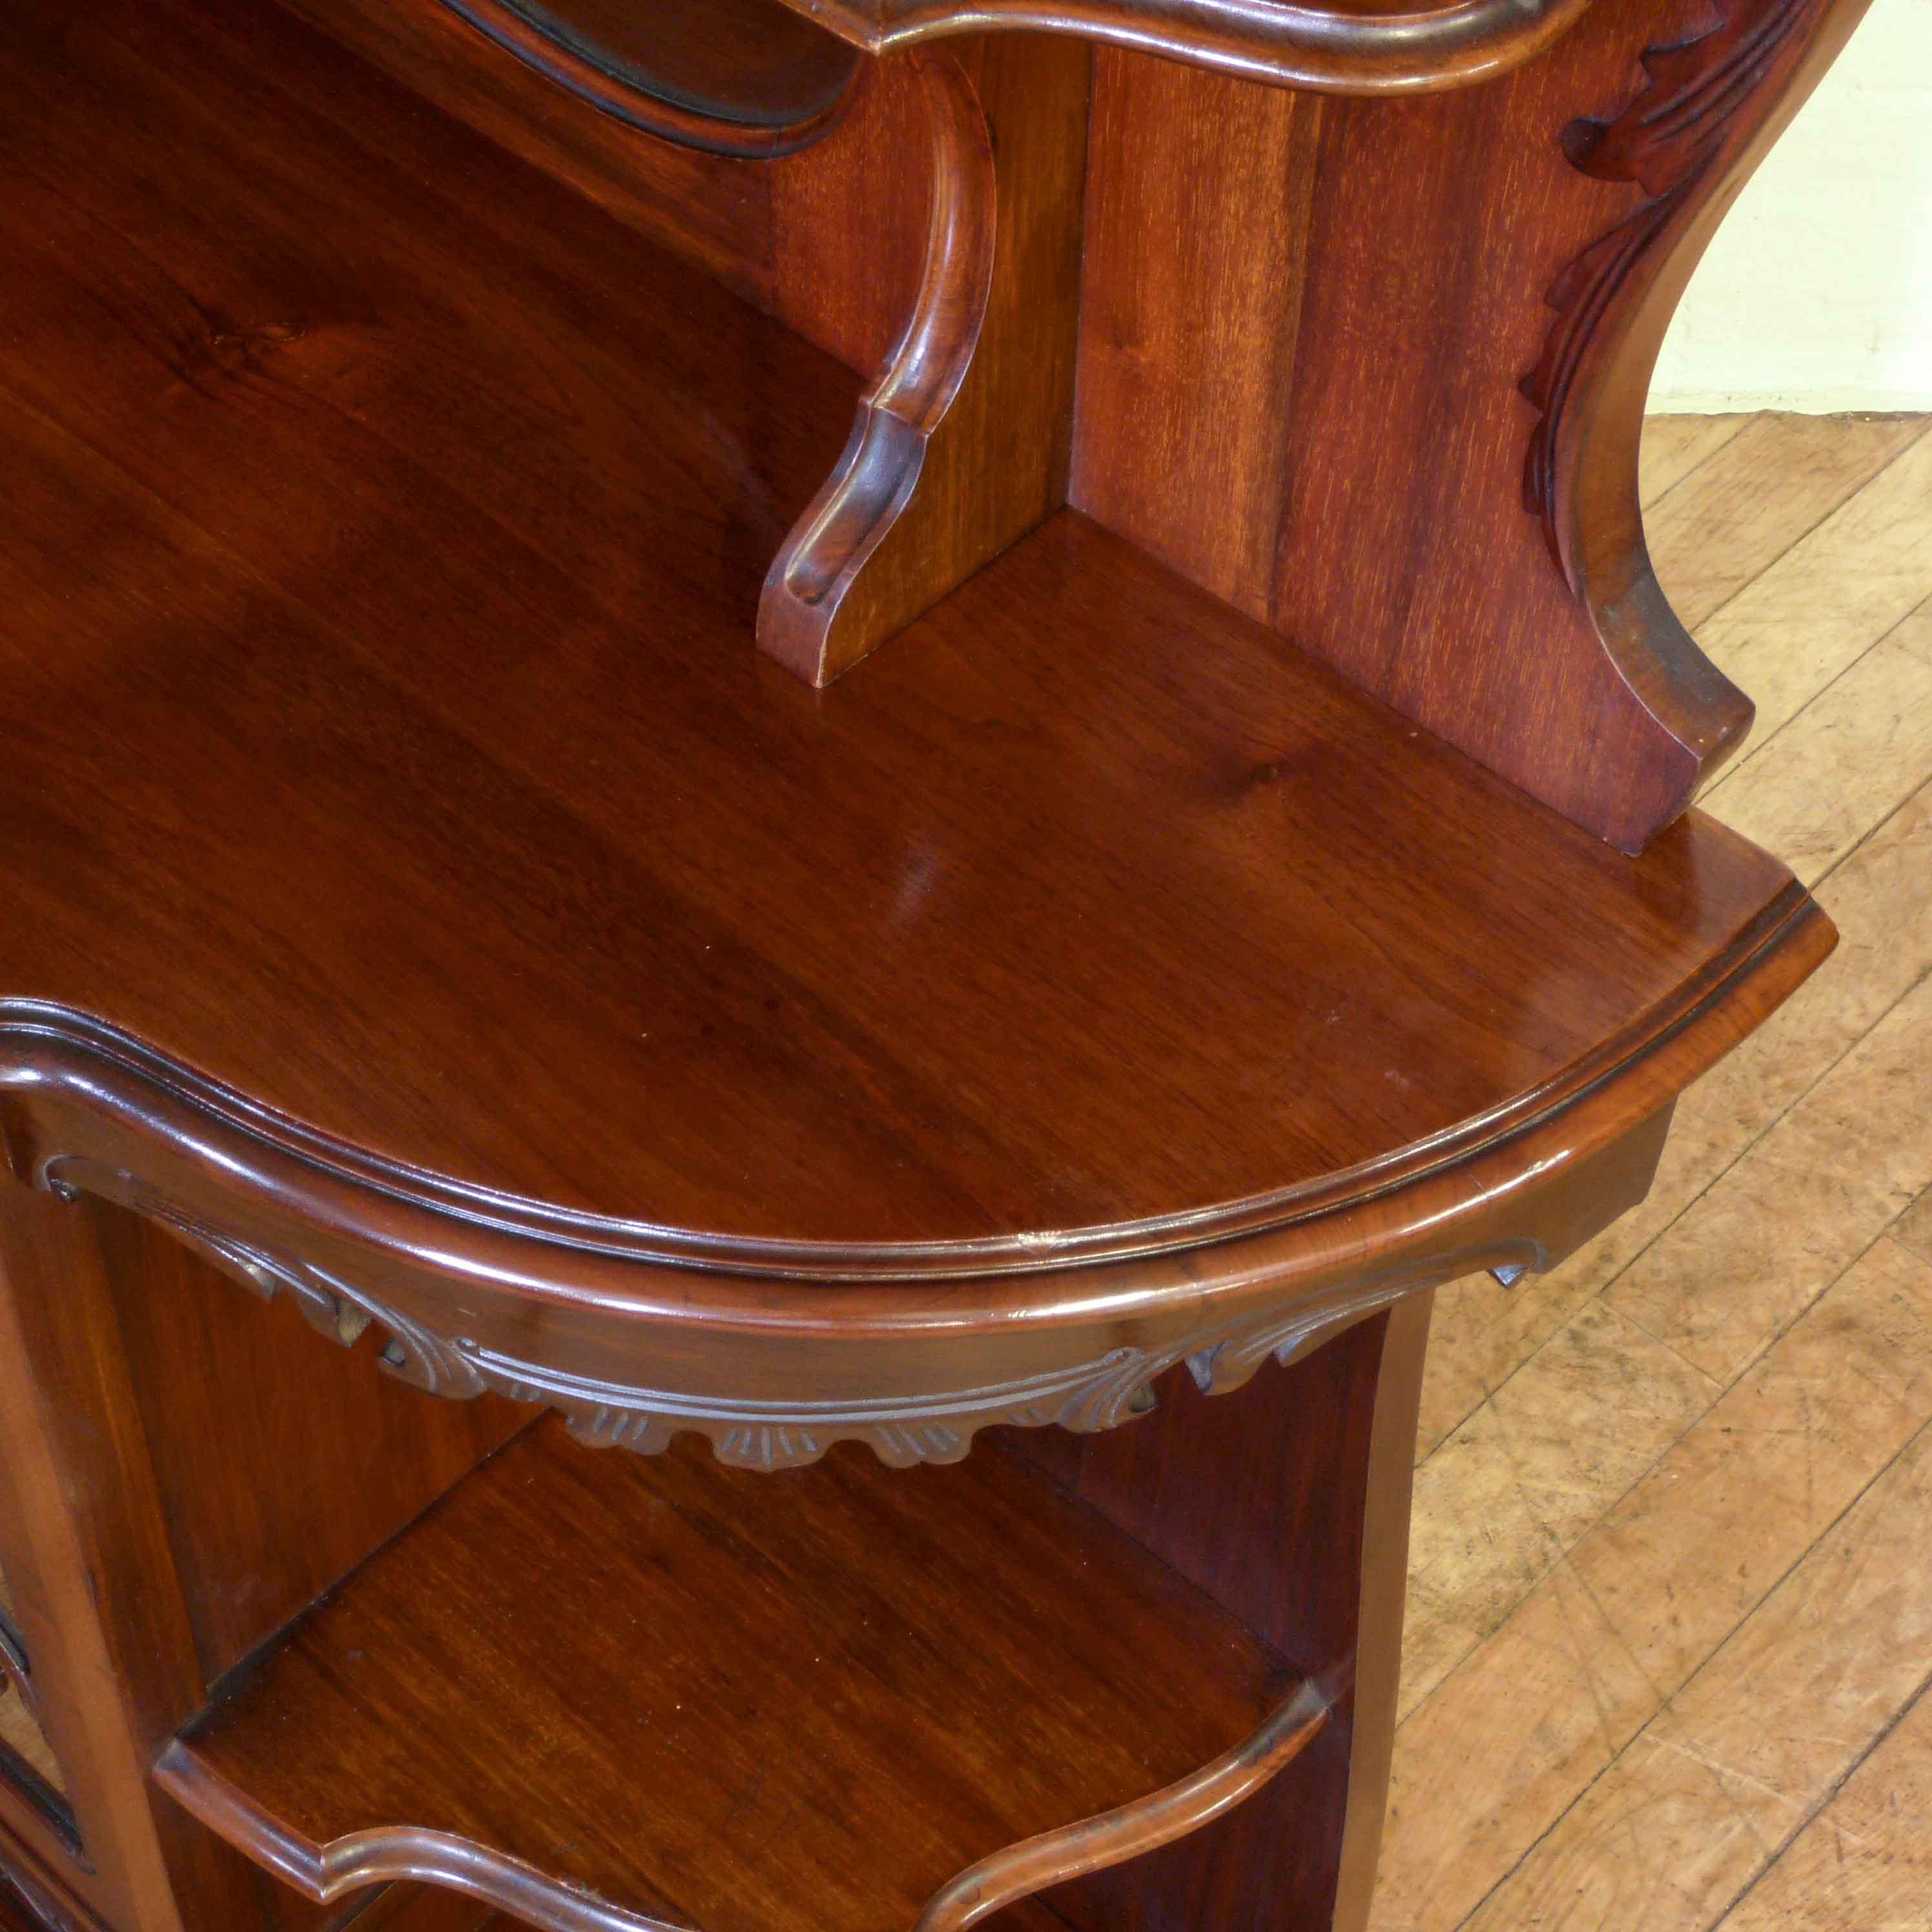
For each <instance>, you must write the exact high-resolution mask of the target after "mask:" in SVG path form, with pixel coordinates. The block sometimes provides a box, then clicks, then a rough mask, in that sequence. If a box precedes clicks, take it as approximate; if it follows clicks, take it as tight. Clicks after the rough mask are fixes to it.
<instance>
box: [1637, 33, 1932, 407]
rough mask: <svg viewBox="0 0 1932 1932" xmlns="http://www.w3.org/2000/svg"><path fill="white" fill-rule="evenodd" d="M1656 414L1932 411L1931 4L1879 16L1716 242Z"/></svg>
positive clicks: (1668, 355)
mask: <svg viewBox="0 0 1932 1932" xmlns="http://www.w3.org/2000/svg"><path fill="white" fill-rule="evenodd" d="M1650 406H1651V407H1652V409H1653V410H1659V411H1688V410H1714V411H1715V410H1814V411H1818V412H1825V411H1830V410H1932V0H1872V7H1871V11H1870V13H1868V14H1867V16H1866V17H1865V20H1864V23H1863V24H1862V25H1861V26H1859V28H1858V30H1857V31H1855V33H1854V34H1852V40H1851V43H1850V45H1849V46H1847V47H1846V49H1845V51H1844V52H1843V53H1842V54H1841V55H1840V56H1839V57H1838V64H1837V65H1836V66H1835V67H1834V68H1832V71H1830V72H1829V74H1826V77H1825V78H1824V80H1823V81H1822V82H1821V83H1820V84H1819V87H1818V91H1817V93H1816V94H1814V95H1813V96H1812V98H1811V100H1810V101H1808V103H1807V104H1806V105H1805V107H1804V108H1803V110H1802V111H1801V112H1800V113H1799V115H1798V118H1796V120H1795V121H1793V123H1792V124H1791V126H1790V127H1789V128H1787V130H1785V133H1784V139H1782V140H1781V141H1780V142H1779V143H1778V145H1777V146H1776V147H1775V148H1773V149H1772V152H1771V154H1770V155H1769V157H1767V159H1766V161H1765V163H1764V165H1763V166H1762V167H1761V168H1760V169H1759V170H1758V172H1757V174H1756V175H1754V177H1753V178H1752V179H1751V181H1750V183H1749V184H1748V185H1747V187H1745V191H1744V193H1743V195H1742V196H1741V197H1740V199H1739V202H1738V205H1737V206H1736V208H1733V210H1732V211H1731V214H1730V217H1729V218H1728V220H1727V221H1726V222H1725V223H1724V226H1723V227H1722V228H1721V229H1719V230H1718V236H1717V239H1716V240H1715V241H1714V242H1712V245H1711V248H1710V251H1709V254H1706V257H1704V260H1703V263H1702V265H1701V266H1700V267H1699V269H1698V270H1697V275H1696V277H1695V278H1694V280H1693V281H1692V282H1691V287H1690V289H1689V290H1688V292H1687V293H1686V294H1685V298H1684V302H1683V305H1682V308H1679V311H1678V312H1677V317H1676V321H1675V322H1674V323H1673V325H1672V327H1671V332H1670V336H1669V338H1667V341H1665V343H1664V353H1663V355H1662V356H1661V357H1660V358H1659V359H1658V365H1657V375H1656V378H1655V381H1654V382H1653V383H1652V386H1651V395H1650Z"/></svg>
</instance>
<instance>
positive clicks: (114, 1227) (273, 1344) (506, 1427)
mask: <svg viewBox="0 0 1932 1932" xmlns="http://www.w3.org/2000/svg"><path fill="white" fill-rule="evenodd" d="M98 1226H99V1229H100V1233H101V1252H102V1254H103V1256H104V1259H105V1261H106V1263H107V1280H108V1285H109V1288H110V1292H111V1294H112V1295H113V1301H114V1307H115V1313H116V1315H117V1316H118V1319H119V1321H120V1324H121V1332H122V1334H124V1337H126V1339H127V1363H128V1373H129V1378H130V1382H131V1384H132V1387H133V1394H134V1396H135V1398H136V1401H137V1402H138V1403H139V1413H140V1416H141V1420H142V1424H143V1426H144V1427H145V1433H146V1435H147V1439H148V1445H149V1453H150V1454H151V1457H152V1459H153V1464H154V1475H155V1481H156V1484H157V1491H158V1496H159V1501H160V1508H161V1513H162V1517H163V1521H164V1522H165V1523H166V1529H167V1535H168V1538H169V1544H170V1546H171V1547H172V1550H173V1553H174V1557H175V1567H176V1569H177V1571H178V1574H179V1575H180V1577H181V1590H182V1595H183V1597H184V1601H185V1602H186V1604H187V1613H188V1617H189V1619H190V1622H191V1623H192V1625H193V1630H194V1637H195V1647H196V1654H197V1655H198V1657H199V1661H200V1667H201V1671H202V1679H203V1681H204V1682H206V1683H209V1684H211V1683H212V1682H214V1679H216V1678H217V1677H219V1676H221V1675H222V1673H223V1672H225V1671H226V1670H229V1669H230V1668H231V1667H233V1665H234V1664H236V1663H238V1662H239V1661H240V1660H241V1659H242V1658H243V1657H245V1655H247V1654H248V1652H250V1651H251V1650H252V1649H254V1647H255V1646H257V1644H259V1643H261V1642H262V1641H263V1640H264V1639H265V1638H266V1637H269V1636H271V1635H272V1634H273V1633H274V1632H275V1631H277V1630H278V1629H279V1628H281V1626H282V1625H284V1624H285V1623H286V1622H288V1620H289V1619H290V1618H291V1617H293V1616H295V1615H296V1613H297V1612H298V1611H299V1610H302V1609H303V1608H304V1607H305V1606H306V1605H307V1604H308V1602H309V1601H310V1599H311V1598H313V1597H314V1596H316V1595H318V1594H319V1593H320V1592H322V1591H323V1590H326V1589H328V1588H329V1586H331V1585H332V1584H333V1583H336V1582H338V1580H340V1579H341V1577H343V1575H344V1574H345V1573H346V1572H347V1571H349V1570H350V1569H352V1568H353V1567H354V1566H355V1565H356V1564H358V1563H359V1562H361V1561H362V1559H363V1558H364V1557H365V1556H368V1554H369V1553H371V1551H372V1550H374V1549H376V1548H377V1547H378V1546H379V1545H380V1544H383V1543H384V1542H386V1541H388V1539H389V1538H390V1537H392V1536H393V1535H395V1533H396V1532H397V1531H398V1530H399V1529H401V1528H403V1526H404V1525H405V1524H406V1523H408V1522H409V1521H410V1519H411V1518H412V1517H415V1516H416V1515H417V1514H419V1512H420V1511H422V1510H424V1509H425V1508H428V1506H429V1505H430V1504H431V1503H432V1502H434V1501H435V1500H436V1499H437V1497H438V1496H441V1495H442V1494H443V1492H444V1491H445V1490H447V1489H449V1487H451V1485H452V1484H454V1483H455V1482H457V1481H458V1480H459V1479H460V1478H462V1477H463V1475H466V1474H467V1473H468V1472H469V1470H470V1469H472V1468H473V1467H474V1466H475V1464H476V1463H478V1462H479V1461H480V1460H481V1459H482V1458H483V1457H485V1456H487V1454H489V1453H490V1451H492V1450H493V1449H494V1448H497V1447H498V1446H499V1445H500V1444H502V1442H505V1441H507V1440H508V1438H509V1437H510V1436H511V1435H513V1434H514V1433H515V1432H516V1431H517V1430H518V1429H519V1428H520V1427H523V1425H524V1424H526V1423H528V1422H529V1420H530V1417H529V1411H528V1410H527V1409H521V1408H518V1407H516V1406H513V1405H512V1404H511V1403H506V1402H503V1401H502V1400H499V1399H498V1398H496V1397H487V1398H485V1399H484V1400H482V1401H481V1402H477V1403H446V1402H438V1401H437V1400H435V1399H434V1397H431V1396H427V1395H424V1394H422V1393H420V1392H419V1391H417V1390H415V1389H411V1388H405V1387H404V1385H402V1384H401V1383H400V1382H396V1381H395V1380H394V1379H392V1377H390V1376H386V1375H384V1374H383V1373H381V1372H380V1370H379V1369H378V1367H377V1362H376V1355H377V1349H378V1348H379V1347H380V1342H379V1340H378V1338H377V1337H375V1336H374V1335H366V1336H365V1337H363V1339H362V1341H361V1343H359V1345H358V1346H356V1348H355V1349H338V1348H332V1347H331V1346H329V1343H327V1342H326V1341H324V1340H322V1339H321V1338H320V1337H318V1336H317V1335H316V1334H314V1332H313V1331H311V1329H310V1328H308V1326H307V1325H305V1323H304V1322H303V1321H302V1318H301V1316H299V1313H297V1312H296V1309H295V1308H294V1307H293V1305H291V1304H290V1303H288V1302H287V1301H286V1300H284V1301H278V1302H277V1303H275V1304H272V1305H269V1306H266V1307H264V1306H260V1305H258V1304H255V1303H254V1302H253V1301H251V1299H250V1298H249V1297H248V1295H245V1294H244V1293H242V1292H239V1291H238V1289H237V1288H236V1285H235V1283H233V1281H231V1280H226V1279H225V1278H224V1277H223V1276H221V1275H220V1274H217V1272H216V1271H215V1270H214V1268H211V1267H210V1266H209V1265H208V1263H207V1262H204V1261H202V1259H199V1257H198V1256H196V1255H194V1254H193V1253H190V1252H189V1251H188V1250H187V1249H186V1248H184V1247H182V1246H181V1244H180V1243H179V1242H178V1241H175V1239H173V1238H172V1237H171V1236H170V1235H168V1234H167V1233H166V1232H165V1231H164V1230H163V1229H160V1228H157V1226H154V1223H151V1222H148V1221H143V1220H141V1219H139V1217H136V1216H135V1215H133V1214H129V1213H127V1211H124V1210H123V1209H120V1208H112V1207H104V1208H101V1210H100V1211H99V1218H98Z"/></svg>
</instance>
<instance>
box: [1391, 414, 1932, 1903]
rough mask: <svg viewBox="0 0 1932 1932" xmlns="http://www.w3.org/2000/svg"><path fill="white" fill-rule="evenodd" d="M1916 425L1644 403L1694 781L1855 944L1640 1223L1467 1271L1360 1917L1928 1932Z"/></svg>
mask: <svg viewBox="0 0 1932 1932" xmlns="http://www.w3.org/2000/svg"><path fill="white" fill-rule="evenodd" d="M1928 430H1932V419H1923V418H1921V419H1876V420H1874V419H1865V420H1858V419H1830V418H1826V419H1817V418H1806V417H1798V416H1753V417H1740V416H1732V417H1721V418H1697V417H1689V418H1685V417H1680V418H1660V419H1655V421H1654V422H1652V425H1651V426H1650V430H1649V434H1648V436H1647V438H1646V445H1645V449H1644V466H1645V486H1644V487H1645V497H1646V503H1647V505H1648V506H1649V508H1648V511H1647V519H1648V523H1649V529H1650V533H1651V538H1652V550H1653V553H1654V554H1655V558H1656V561H1657V564H1658V571H1659V574H1660V575H1661V577H1662V578H1663V580H1664V584H1665V586H1666V587H1667V589H1669V591H1670V593H1671V595H1672V596H1673V600H1674V601H1675V602H1676V606H1677V608H1678V610H1679V612H1680V613H1682V615H1683V616H1684V618H1685V621H1686V622H1687V623H1688V624H1689V625H1691V628H1693V629H1694V631H1696V632H1697V635H1698V637H1700V640H1701V641H1702V642H1703V645H1704V647H1705V649H1706V650H1707V651H1709V652H1710V654H1711V655H1712V656H1713V657H1714V658H1716V660H1717V661H1718V663H1719V664H1721V665H1722V666H1723V667H1724V669H1725V670H1726V671H1727V673H1729V674H1730V676H1732V677H1733V679H1735V680H1736V682H1738V683H1739V684H1740V685H1742V686H1743V687H1744V688H1745V690H1747V691H1749V692H1750V693H1751V695H1752V696H1753V697H1754V698H1755V699H1756V700H1757V706H1758V723H1757V730H1756V731H1755V732H1754V733H1753V735H1752V737H1751V741H1750V742H1749V744H1748V745H1747V746H1746V747H1745V752H1744V754H1742V757H1741V759H1740V760H1739V761H1737V762H1736V763H1734V764H1733V766H1731V767H1730V769H1728V770H1727V772H1725V773H1724V775H1722V776H1721V778H1719V780H1718V783H1717V784H1715V787H1713V788H1712V790H1711V791H1710V792H1709V793H1708V794H1707V796H1706V799H1705V803H1706V805H1707V806H1708V807H1709V809H1710V810H1711V811H1713V812H1715V814H1717V815H1718V817H1721V818H1724V819H1725V820H1727V821H1728V822H1729V823H1731V824H1732V825H1733V826H1736V827H1737V828H1738V829H1739V830H1740V831H1742V832H1745V833H1747V834H1748V835H1750V836H1751V838H1755V839H1757V841H1759V842H1760V844H1764V845H1766V846H1768V847H1770V848H1771V849H1772V850H1774V851H1776V852H1778V853H1780V854H1781V855H1782V856H1784V858H1785V859H1787V860H1788V861H1789V862H1790V863H1791V864H1792V865H1793V868H1795V869H1796V871H1798V872H1799V874H1800V875H1801V876H1802V877H1803V878H1804V879H1805V880H1806V881H1807V882H1808V883H1810V884H1811V885H1813V886H1814V887H1815V888H1816V889H1817V893H1818V895H1819V897H1820V899H1821V900H1822V901H1823V904H1824V905H1825V907H1826V910H1828V911H1829V913H1831V914H1832V917H1833V918H1834V919H1835V920H1836V921H1837V922H1838V926H1839V928H1840V930H1841V932H1842V933H1843V941H1842V943H1841V946H1840V948H1839V950H1838V953H1837V954H1836V955H1835V956H1834V958H1833V959H1832V960H1831V961H1830V962H1829V963H1828V964H1827V965H1826V967H1825V968H1824V969H1823V971H1821V972H1820V974H1818V975H1817V977H1816V978H1815V979H1814V980H1812V981H1811V983H1810V984H1809V985H1808V986H1806V987H1805V989H1804V990H1803V991H1802V992H1801V993H1800V994H1799V996H1798V997H1797V998H1796V999H1795V1000H1793V1001H1792V1003H1791V1004H1790V1006H1789V1007H1787V1008H1786V1009H1785V1010H1784V1011H1783V1012H1782V1013H1780V1014H1779V1015H1778V1016H1777V1018H1776V1019H1775V1020H1774V1021H1773V1022H1772V1025H1770V1026H1769V1027H1768V1028H1766V1030H1765V1031H1764V1032H1763V1033H1762V1034H1760V1035H1759V1036H1758V1037H1757V1038H1756V1039H1755V1040H1753V1041H1752V1042H1751V1043H1749V1044H1748V1046H1746V1047H1745V1049H1743V1050H1742V1051H1741V1052H1739V1053H1738V1054H1737V1055H1735V1056H1734V1057H1733V1058H1732V1059H1731V1060H1730V1061H1728V1062H1727V1063H1726V1064H1724V1066H1723V1067H1721V1068H1720V1069H1719V1070H1718V1072H1717V1073H1715V1074H1713V1075H1712V1076H1711V1077H1710V1078H1709V1079H1708V1080H1706V1082H1703V1083H1702V1084H1701V1085H1699V1086H1698V1087H1697V1088H1693V1089H1692V1090H1691V1092H1690V1093H1688V1094H1686V1095H1685V1097H1684V1100H1683V1101H1682V1103H1681V1104H1680V1106H1679V1109H1678V1114H1677V1124H1676V1130H1675V1133H1674V1134H1673V1139H1672V1143H1671V1146H1670V1151H1669V1152H1668V1153H1667V1154H1666V1156H1665V1159H1664V1169H1663V1172H1661V1175H1660V1176H1659V1178H1658V1185H1657V1188H1656V1190H1655V1193H1654V1194H1653V1196H1652V1198H1651V1199H1650V1201H1649V1202H1648V1203H1647V1204H1646V1205H1645V1206H1644V1207H1643V1208H1641V1209H1640V1210H1639V1211H1637V1214H1635V1215H1634V1217H1631V1219H1629V1220H1627V1221H1625V1223H1622V1225H1621V1226H1619V1227H1618V1228H1616V1229H1613V1230H1612V1231H1611V1232H1610V1234H1609V1235H1607V1236H1606V1237H1604V1239H1602V1240H1601V1241H1599V1242H1598V1243H1597V1244H1595V1245H1594V1246H1593V1247H1591V1248H1589V1249H1588V1250H1586V1251H1585V1252H1584V1253H1581V1254H1580V1255H1577V1256H1574V1257H1573V1258H1572V1259H1571V1261H1570V1262H1568V1263H1567V1264H1565V1265H1564V1266H1563V1267H1562V1268H1561V1269H1560V1270H1559V1271H1556V1273H1554V1274H1551V1275H1549V1276H1547V1277H1541V1278H1526V1279H1525V1280H1523V1282H1522V1283H1520V1284H1519V1285H1518V1286H1517V1288H1516V1289H1514V1291H1513V1292H1510V1291H1505V1290H1504V1289H1501V1288H1499V1287H1498V1286H1496V1284H1495V1283H1493V1282H1490V1281H1489V1280H1487V1278H1485V1279H1483V1280H1479V1281H1477V1282H1473V1283H1463V1284H1460V1285H1459V1286H1457V1287H1454V1288H1452V1289H1446V1290H1445V1291H1444V1292H1443V1294H1442V1297H1441V1299H1440V1302H1439V1311H1440V1312H1439V1316H1438V1320H1437V1330H1436V1342H1435V1345H1434V1348H1433V1361H1432V1364H1431V1370H1430V1379H1429V1383H1428V1388H1427V1393H1426V1394H1425V1397H1424V1422H1423V1430H1422V1436H1421V1442H1420V1444H1419V1445H1418V1472H1417V1486H1418V1487H1417V1511H1416V1523H1415V1544H1414V1549H1413V1553H1412V1588H1411V1595H1410V1608H1409V1633H1408V1637H1407V1642H1406V1649H1405V1654H1404V1672H1403V1712H1404V1716H1403V1724H1402V1727H1401V1730H1400V1732H1399V1733H1398V1735H1397V1750H1396V1773H1395V1779H1396V1781H1395V1790H1394V1808H1393V1811H1392V1813H1391V1818H1390V1823H1389V1829H1388V1839H1387V1843H1386V1849H1385V1856H1384V1863H1383V1876H1382V1885H1381V1889H1380V1891H1379V1896H1378V1899H1377V1903H1376V1912H1375V1918H1374V1927H1375V1932H1452V1928H1457V1927H1468V1928H1469V1932H1707V1928H1711V1927H1719V1926H1721V1927H1724V1932H1769V1928H1772V1927H1780V1928H1786V1932H1906V1928H1910V1932H1927V1928H1932V1812H1928V1805H1932V1699H1927V1697H1925V1692H1926V1690H1927V1687H1928V1685H1932V1427H1928V1424H1932V434H1928Z"/></svg>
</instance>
